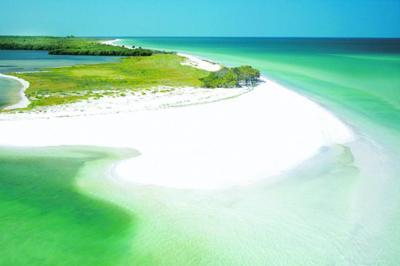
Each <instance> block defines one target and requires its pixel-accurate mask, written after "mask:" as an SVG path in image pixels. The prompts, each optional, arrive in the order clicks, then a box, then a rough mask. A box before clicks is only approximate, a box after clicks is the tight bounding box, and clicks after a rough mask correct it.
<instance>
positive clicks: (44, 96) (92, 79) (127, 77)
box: [11, 54, 209, 108]
mask: <svg viewBox="0 0 400 266" xmlns="http://www.w3.org/2000/svg"><path fill="white" fill-rule="evenodd" d="M183 60H184V58H182V57H179V56H177V55H175V54H155V55H152V56H148V57H128V58H124V59H122V60H121V61H120V62H116V63H106V64H95V65H77V66H72V67H61V68H51V69H46V71H44V72H34V73H11V74H12V75H14V76H18V77H20V78H23V79H25V80H27V81H29V82H30V87H29V88H28V89H27V90H26V92H25V93H26V95H27V97H28V98H29V99H30V101H31V105H30V108H32V107H35V106H48V105H56V104H64V103H71V102H76V101H79V100H81V99H87V98H90V97H99V96H101V95H102V94H107V93H110V92H116V91H117V92H125V91H127V90H130V91H138V90H143V89H149V88H152V87H157V86H170V87H184V86H190V87H200V86H202V85H203V83H202V81H201V79H202V78H204V77H206V76H207V75H208V73H209V72H207V71H203V70H199V69H196V68H192V67H189V66H183V65H181V62H182V61H183ZM99 92H102V93H101V94H100V95H99ZM118 94H119V93H118Z"/></svg>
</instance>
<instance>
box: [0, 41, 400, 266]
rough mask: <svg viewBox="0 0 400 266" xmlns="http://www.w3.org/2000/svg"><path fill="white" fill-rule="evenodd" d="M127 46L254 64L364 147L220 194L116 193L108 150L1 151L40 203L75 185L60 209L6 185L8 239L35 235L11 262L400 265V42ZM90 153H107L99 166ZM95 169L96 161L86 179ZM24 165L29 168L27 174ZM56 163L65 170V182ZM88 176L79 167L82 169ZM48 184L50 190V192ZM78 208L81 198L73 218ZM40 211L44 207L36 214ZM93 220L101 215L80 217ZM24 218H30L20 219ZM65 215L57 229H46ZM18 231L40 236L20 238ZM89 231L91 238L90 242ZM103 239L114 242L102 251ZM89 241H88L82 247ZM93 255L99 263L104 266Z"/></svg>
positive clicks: (8, 172) (127, 188)
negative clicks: (47, 237) (50, 240)
mask: <svg viewBox="0 0 400 266" xmlns="http://www.w3.org/2000/svg"><path fill="white" fill-rule="evenodd" d="M124 43H125V44H129V45H131V44H135V45H137V46H139V45H141V46H144V47H155V48H166V49H173V50H181V51H185V52H191V53H193V54H197V55H200V56H204V57H207V58H209V59H212V60H216V61H218V62H222V63H225V64H227V65H238V64H250V65H253V66H255V67H257V68H259V69H261V70H262V72H263V73H264V74H266V75H268V76H269V77H271V78H273V79H276V80H278V81H280V82H281V83H284V84H286V85H287V86H289V87H291V88H292V89H294V90H296V91H298V92H299V93H301V94H304V95H306V96H308V97H311V98H312V99H314V100H315V101H317V102H318V103H320V104H321V105H324V106H325V107H327V108H328V109H329V110H331V111H332V112H333V113H335V114H336V115H338V117H339V118H341V119H342V120H343V121H344V122H345V123H347V124H348V125H350V126H351V127H352V129H353V130H354V132H355V133H356V136H357V138H356V140H355V141H354V142H352V143H349V144H348V145H346V146H343V145H333V146H331V147H323V148H322V149H321V151H320V152H319V153H318V154H317V155H315V156H314V157H313V158H311V159H309V160H308V161H306V162H304V163H303V164H302V165H300V166H299V167H297V168H296V169H293V170H291V171H290V172H287V173H284V174H282V175H280V176H276V177H273V178H270V179H268V180H265V181H263V182H259V183H257V184H252V185H250V186H247V187H240V188H234V189H227V190H210V191H205V190H179V189H171V188H162V187H153V186H141V185H126V184H120V183H116V182H113V180H112V179H110V178H109V177H110V176H109V175H103V173H104V172H105V171H106V170H107V169H108V168H107V167H106V166H107V165H109V164H110V160H107V159H106V161H104V160H93V156H95V157H96V158H98V156H100V157H102V156H103V157H104V156H105V157H106V158H109V155H107V156H106V155H105V153H104V152H103V153H101V155H99V154H98V153H99V151H98V148H87V147H86V148H85V149H84V152H82V151H80V152H74V153H71V152H70V151H69V152H68V156H65V155H64V153H65V150H63V149H65V148H60V150H59V149H56V148H51V149H50V150H49V151H48V152H47V153H45V154H48V153H51V154H52V157H51V159H50V158H49V157H46V156H45V155H43V156H38V151H33V150H32V151H31V150H30V149H26V150H25V151H30V152H29V153H32V154H33V155H34V156H33V155H32V154H29V153H28V154H27V155H26V154H24V153H22V152H18V151H15V150H13V149H2V150H1V157H0V163H1V164H2V165H3V168H0V171H3V172H2V174H1V175H0V176H4V177H7V176H9V177H10V176H11V177H13V179H12V180H20V179H21V180H22V181H24V180H29V183H28V184H29V186H27V185H26V183H22V184H23V186H21V187H22V188H26V189H27V190H28V191H32V193H33V192H35V191H41V193H40V195H41V196H40V197H48V196H47V195H50V196H51V195H53V196H54V198H55V199H58V196H55V195H54V194H53V192H52V191H53V189H54V186H55V185H53V183H52V182H53V181H52V180H53V178H54V177H55V176H58V174H59V175H63V176H68V178H67V177H65V180H69V181H68V182H62V184H63V185H62V187H63V192H62V193H61V200H60V201H59V202H58V201H56V202H57V204H52V202H53V200H54V199H53V198H52V197H50V198H46V200H42V201H39V200H37V199H35V197H33V196H32V195H31V194H26V193H21V192H20V187H19V186H18V187H17V186H12V185H11V186H8V187H7V188H6V187H5V186H3V185H2V187H3V188H6V189H3V190H0V194H1V197H2V201H1V203H2V205H1V206H3V207H2V208H0V211H1V212H0V213H1V215H2V217H4V219H1V220H0V221H1V223H2V227H3V229H4V230H5V231H6V232H7V234H6V235H7V236H8V237H7V238H3V239H5V240H7V241H11V242H10V243H17V242H18V243H19V241H20V239H22V238H23V239H26V241H27V243H28V244H29V245H27V247H28V248H26V249H25V250H21V249H19V248H17V247H16V244H13V245H10V246H9V248H8V249H7V253H5V254H6V255H5V256H2V258H3V259H5V260H6V261H7V259H10V258H15V257H16V254H19V253H20V252H25V253H24V254H27V256H26V260H25V261H23V260H22V258H20V259H21V260H19V261H17V262H18V263H19V264H20V265H24V263H25V264H26V262H27V261H29V260H31V261H32V259H34V258H33V257H32V256H33V255H32V254H35V252H37V251H36V249H33V248H34V247H36V246H37V247H38V249H40V250H42V251H43V252H42V253H40V254H41V256H42V257H41V258H42V259H43V261H45V262H54V261H56V262H58V263H59V262H62V261H66V262H69V261H72V260H74V259H75V254H79V256H78V258H79V259H81V261H80V262H84V263H85V265H99V264H101V263H100V262H101V261H103V262H104V263H103V264H105V265H107V264H110V265H113V264H114V265H115V264H121V265H129V264H130V265H399V264H400V255H399V254H400V180H399V178H400V166H399V164H398V162H399V160H400V150H399V148H398V147H400V128H399V125H400V118H399V113H400V112H399V108H400V87H399V85H400V51H399V50H400V46H399V43H400V42H399V40H332V39H330V40H315V39H308V40H305V39H300V40H299V39H296V40H288V39H246V38H240V39H235V38H219V39H215V38H190V39H185V38H140V39H139V38H135V39H130V40H124ZM0 130H1V129H0ZM91 149H94V150H93V152H95V154H97V155H93V154H91V155H90V156H89V155H88V153H89V154H90V152H89V151H90V150H91ZM46 150H47V149H41V150H40V153H42V152H44V151H46ZM82 154H86V155H82ZM29 156H33V157H29ZM244 156H245V155H244ZM117 157H118V156H117ZM10 158H11V159H10ZM113 160H115V157H113ZM86 162H94V163H90V165H91V166H90V167H84V168H83V170H82V167H83V166H84V165H87V163H86ZM266 163H268V162H266ZM4 165H5V167H4ZM21 165H22V166H24V167H22V169H26V170H22V171H20V170H19V169H20V166H21ZM57 165H60V166H61V167H60V168H59V170H57V171H59V172H57V173H58V174H57V175H54V171H55V170H56V169H55V166H57ZM63 165H66V166H65V167H63ZM77 168H81V170H80V171H78V172H76V171H75V172H74V170H73V169H77ZM40 169H44V170H43V171H42V170H40ZM57 169H58V167H57ZM38 171H39V174H36V175H35V173H36V172H38ZM107 171H108V170H107ZM38 176H39V177H42V178H39V179H38V178H37V177H38ZM99 177H100V178H99ZM25 178H26V179H25ZM1 180H2V182H6V181H7V182H9V180H10V179H7V178H3V179H1ZM72 180H75V181H74V182H73V181H72ZM22 181H21V182H22ZM71 182H72V183H71ZM7 184H8V183H7ZM57 184H58V183H57ZM65 184H68V186H67V187H68V189H67V191H66V192H65V191H64V190H65V189H64V188H65V186H66V185H65ZM47 186H51V187H50V188H51V189H49V190H51V191H49V190H44V188H46V187H47ZM57 186H58V185H57ZM43 187H44V188H43ZM56 189H60V188H59V187H56ZM10 193H12V194H10ZM9 195H13V196H12V197H10V196H9ZM33 195H36V194H33ZM72 195H73V196H72ZM7 196H9V198H7ZM70 197H73V198H76V200H74V201H73V204H72V206H73V208H72V207H70V204H69V200H67V199H69V198H70ZM91 197H94V198H96V199H102V200H104V202H99V201H97V200H94V199H93V198H91ZM10 201H11V202H12V204H11V203H10ZM14 201H15V202H16V203H19V202H24V206H25V207H26V208H27V209H24V210H22V211H20V209H19V207H18V208H17V207H16V205H14V204H16V203H14ZM31 201H32V204H33V203H35V202H36V203H37V206H34V209H35V210H36V209H37V210H39V211H37V212H34V213H33V214H32V215H31V206H32V204H30V203H29V202H31ZM87 201H90V204H87ZM106 202H107V203H106ZM111 204H114V205H111ZM115 206H120V207H121V208H123V209H118V208H117V207H115ZM25 207H24V208H25ZM89 207H90V211H89V210H88V209H87V208H89ZM92 209H93V210H92ZM43 210H44V211H43ZM87 213H94V214H93V215H94V216H93V217H97V218H96V219H93V220H90V219H89V220H87V219H80V218H79V219H75V220H73V219H69V217H71V216H72V217H82V216H81V215H87ZM21 214H24V215H31V216H29V218H30V219H26V220H25V219H24V220H22V221H21V219H19V217H20V216H19V215H21ZM53 216H54V217H57V220H56V222H54V220H53V219H45V218H46V217H50V218H51V217H53ZM32 217H33V218H32ZM8 220H10V221H13V222H12V223H7V221H8ZM20 222H24V224H25V228H28V229H29V230H16V229H14V227H13V226H14V224H15V223H16V224H19V223H20ZM56 225H57V226H56ZM88 227H90V228H92V229H93V230H89V232H88V233H85V232H86V230H88ZM122 228H123V229H122ZM7 229H8V230H7ZM102 229H109V230H111V231H113V232H114V233H113V234H112V235H113V236H115V237H113V238H112V239H107V240H106V241H105V242H102V241H100V239H102V236H103V235H102V233H103V231H102ZM42 231H43V232H46V233H48V234H53V235H55V236H56V237H54V239H55V240H57V241H56V242H55V243H56V244H55V245H54V246H52V247H48V246H44V244H43V243H45V241H41V240H42V238H40V237H39V238H38V237H36V235H40V234H41V232H42ZM31 232H33V233H31ZM66 232H68V234H66ZM106 232H107V231H106ZM82 234H83V235H84V236H86V237H85V238H84V239H82V240H79V241H78V240H77V239H81V238H80V237H79V236H81V235H82ZM67 236H70V238H69V241H70V242H67V244H71V245H72V244H74V243H75V241H78V243H79V245H77V246H76V247H74V248H72V247H68V246H67V248H66V250H68V251H71V252H64V253H62V254H61V253H59V252H58V251H57V248H61V247H63V248H64V247H65V246H63V245H61V244H57V243H63V241H64V239H65V238H66V237H67ZM81 241H82V243H80V242H81ZM5 243H6V242H3V243H1V246H4V245H5ZM106 243H107V244H108V243H109V246H107V244H106ZM29 247H30V248H29ZM53 249H54V250H55V251H53ZM59 250H60V249H59ZM79 250H83V251H82V252H79ZM47 251H48V252H47ZM92 251H96V252H99V251H100V252H99V253H98V254H100V255H99V256H98V257H95V258H93V253H92ZM112 260H114V261H112ZM16 264H17V263H16ZM31 264H32V263H31ZM43 264H45V263H42V264H39V265H43ZM67 264H68V263H67ZM17 265H18V264H17Z"/></svg>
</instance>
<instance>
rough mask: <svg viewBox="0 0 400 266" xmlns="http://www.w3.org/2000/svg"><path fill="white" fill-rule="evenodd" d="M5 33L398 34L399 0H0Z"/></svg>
mask: <svg viewBox="0 0 400 266" xmlns="http://www.w3.org/2000/svg"><path fill="white" fill-rule="evenodd" d="M0 35H56V36H66V35H75V36H265V37H400V0H194V1H192V0H139V1H138V0H111V1H110V0H0Z"/></svg>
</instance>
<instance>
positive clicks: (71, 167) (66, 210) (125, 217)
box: [0, 147, 135, 266]
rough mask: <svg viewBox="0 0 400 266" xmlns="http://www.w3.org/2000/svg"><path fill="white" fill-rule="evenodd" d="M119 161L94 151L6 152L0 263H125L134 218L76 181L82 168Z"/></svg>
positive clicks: (1, 173) (0, 185)
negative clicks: (78, 186)
mask: <svg viewBox="0 0 400 266" xmlns="http://www.w3.org/2000/svg"><path fill="white" fill-rule="evenodd" d="M121 157H122V158H124V157H125V155H124V154H122V152H121V154H119V152H117V151H113V150H106V149H100V148H99V149H98V150H94V149H93V147H92V148H90V149H88V148H84V147H63V148H37V149H32V148H29V149H6V148H2V149H1V151H0V236H1V237H0V245H1V256H0V265H21V266H22V265H38V266H39V265H40V266H42V265H126V264H125V263H123V262H122V261H121V260H123V259H124V257H126V256H127V254H130V252H131V249H132V247H131V244H130V242H129V239H130V237H131V234H132V233H133V232H132V231H133V230H134V228H135V220H134V217H132V215H131V214H128V213H126V212H125V211H124V210H122V209H120V208H118V207H116V206H114V205H112V204H109V203H106V202H104V201H101V200H96V199H93V198H92V197H91V196H87V195H84V194H82V192H80V191H79V189H77V187H76V180H75V179H76V178H77V174H78V173H79V170H80V169H81V168H82V167H87V166H88V164H90V163H92V162H93V164H96V162H98V161H99V160H102V161H104V162H106V161H107V163H105V164H108V163H109V164H111V163H112V162H114V161H115V160H118V159H121ZM93 167H94V166H93ZM96 167H97V166H96ZM98 178H99V180H101V179H102V177H101V174H100V175H99V176H98Z"/></svg>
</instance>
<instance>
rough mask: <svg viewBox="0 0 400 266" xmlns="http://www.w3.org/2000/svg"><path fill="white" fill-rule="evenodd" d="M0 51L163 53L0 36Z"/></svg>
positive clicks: (61, 39)
mask: <svg viewBox="0 0 400 266" xmlns="http://www.w3.org/2000/svg"><path fill="white" fill-rule="evenodd" d="M0 50H46V51H49V54H52V55H102V56H150V55H152V54H153V53H163V52H161V51H154V50H149V49H143V48H140V47H139V48H135V49H128V48H126V47H119V46H112V45H106V44H101V43H99V42H98V41H96V40H93V39H88V38H76V37H72V36H70V37H25V36H0Z"/></svg>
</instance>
